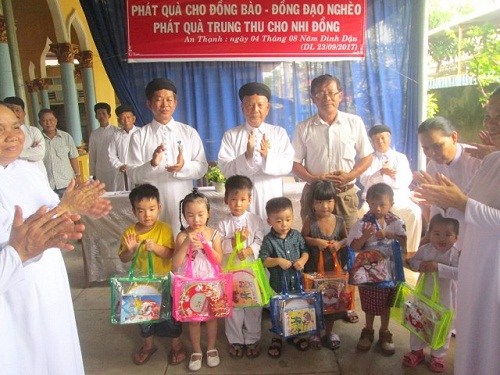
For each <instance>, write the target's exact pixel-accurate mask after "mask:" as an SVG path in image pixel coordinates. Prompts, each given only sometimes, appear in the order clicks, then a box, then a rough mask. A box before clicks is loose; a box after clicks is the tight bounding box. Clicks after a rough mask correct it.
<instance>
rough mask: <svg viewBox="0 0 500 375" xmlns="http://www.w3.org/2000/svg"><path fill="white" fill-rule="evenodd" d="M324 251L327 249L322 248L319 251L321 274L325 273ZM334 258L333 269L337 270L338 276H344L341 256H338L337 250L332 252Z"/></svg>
mask: <svg viewBox="0 0 500 375" xmlns="http://www.w3.org/2000/svg"><path fill="white" fill-rule="evenodd" d="M324 251H326V249H322V250H320V251H319V259H318V273H319V274H320V275H324V274H325V256H324V254H323V253H324ZM332 258H333V270H334V271H335V275H336V276H342V267H341V266H340V262H339V258H338V256H337V252H334V253H332Z"/></svg>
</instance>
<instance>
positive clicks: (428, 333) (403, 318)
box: [391, 272, 453, 349]
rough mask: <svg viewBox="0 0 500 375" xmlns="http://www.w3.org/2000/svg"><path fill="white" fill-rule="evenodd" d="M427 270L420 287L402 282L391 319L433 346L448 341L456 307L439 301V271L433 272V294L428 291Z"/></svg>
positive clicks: (440, 345) (436, 347) (420, 280)
mask: <svg viewBox="0 0 500 375" xmlns="http://www.w3.org/2000/svg"><path fill="white" fill-rule="evenodd" d="M426 277H427V274H426V273H422V274H421V276H420V279H419V280H418V282H417V286H416V287H412V286H411V285H408V284H407V283H401V284H399V287H398V292H397V294H396V299H395V301H394V306H393V307H392V308H391V318H393V319H394V320H396V321H397V322H398V323H399V324H401V325H402V326H403V327H405V328H406V329H408V330H409V331H410V332H411V333H413V334H415V335H416V336H417V337H419V338H420V339H421V340H422V341H424V342H426V343H427V344H429V346H430V347H431V348H432V349H439V348H440V347H442V346H443V345H444V344H445V343H446V337H447V336H448V333H449V332H450V328H451V323H452V321H453V310H452V309H448V308H447V307H446V306H443V305H442V304H441V303H440V302H439V286H438V282H437V273H436V272H433V273H432V277H433V280H434V283H433V292H432V297H429V296H427V295H426V294H425V291H424V285H425V281H424V280H425V278H426Z"/></svg>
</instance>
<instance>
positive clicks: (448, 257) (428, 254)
mask: <svg viewBox="0 0 500 375" xmlns="http://www.w3.org/2000/svg"><path fill="white" fill-rule="evenodd" d="M458 227H459V223H458V220H456V219H452V218H444V217H443V216H441V214H437V215H435V216H433V217H432V219H431V222H430V224H429V232H430V240H431V242H430V243H427V244H425V245H422V246H420V248H419V249H418V251H417V253H416V254H415V255H414V256H413V257H412V258H411V259H409V261H408V263H409V264H410V267H411V269H412V270H414V271H418V272H421V273H422V272H437V273H438V285H439V298H440V300H439V302H440V303H441V304H442V305H444V306H446V307H448V308H453V301H454V300H455V299H456V296H455V295H454V294H455V293H456V288H455V287H453V283H454V281H453V280H457V279H458V257H459V251H458V249H457V248H456V247H455V243H456V242H457V239H458ZM424 290H425V293H426V294H427V295H429V296H431V295H432V291H433V280H432V279H431V278H430V277H429V276H428V277H427V279H426V280H425V286H424ZM450 336H451V332H450V333H449V334H448V337H447V338H446V344H444V345H443V346H442V347H441V348H439V349H435V350H434V349H433V350H431V361H430V364H429V369H430V370H431V371H432V372H443V371H444V370H445V363H444V357H445V356H446V354H447V352H448V347H449V345H450ZM426 346H427V344H426V343H425V342H423V341H422V340H420V339H419V338H418V337H417V336H415V335H414V334H411V335H410V348H411V351H410V352H408V353H406V354H405V356H404V357H403V364H404V365H405V366H408V367H415V366H417V365H418V364H419V363H421V362H423V361H424V360H425V355H424V348H425V347H426Z"/></svg>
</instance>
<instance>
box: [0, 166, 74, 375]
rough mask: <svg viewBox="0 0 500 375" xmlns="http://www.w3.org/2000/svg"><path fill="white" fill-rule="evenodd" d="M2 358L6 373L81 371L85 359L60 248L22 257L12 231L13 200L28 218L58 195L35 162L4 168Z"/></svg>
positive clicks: (0, 211)
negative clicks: (10, 238)
mask: <svg viewBox="0 0 500 375" xmlns="http://www.w3.org/2000/svg"><path fill="white" fill-rule="evenodd" d="M0 179H1V180H2V183H1V184H0V332H1V334H0V363H1V364H2V370H1V373H2V374H42V375H68V374H72V375H78V374H83V373H84V369H83V361H82V356H81V352H80V343H79V340H78V332H77V329H76V322H75V315H74V312H73V302H72V299H71V293H70V288H69V282H68V276H67V272H66V267H65V265H64V260H63V258H62V255H61V250H59V249H56V248H51V249H48V250H46V251H44V252H43V253H42V254H41V255H39V256H38V257H35V258H33V259H30V260H28V261H26V262H24V263H22V262H21V259H20V258H19V255H18V254H17V252H16V251H15V249H14V248H12V247H11V246H9V236H10V231H11V227H12V220H13V217H14V205H19V206H21V207H22V210H23V216H24V219H27V218H28V217H29V216H30V215H32V214H33V213H34V212H35V211H36V210H38V208H39V207H40V206H42V205H47V206H49V207H54V206H55V205H57V204H58V202H59V200H58V198H57V195H56V194H55V193H54V192H53V191H52V189H51V188H50V186H49V184H48V182H47V178H46V177H45V176H43V174H42V173H41V172H40V170H38V169H37V168H36V167H35V166H33V164H31V163H27V162H26V161H24V160H17V161H15V162H14V163H12V164H10V165H8V166H7V167H6V168H3V167H0Z"/></svg>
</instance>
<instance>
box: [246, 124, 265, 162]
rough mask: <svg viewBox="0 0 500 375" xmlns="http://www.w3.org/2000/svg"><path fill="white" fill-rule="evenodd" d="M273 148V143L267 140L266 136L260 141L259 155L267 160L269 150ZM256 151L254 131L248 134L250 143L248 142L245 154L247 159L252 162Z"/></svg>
mask: <svg viewBox="0 0 500 375" xmlns="http://www.w3.org/2000/svg"><path fill="white" fill-rule="evenodd" d="M270 148H271V142H270V141H269V139H267V136H266V135H265V134H263V135H262V140H261V141H260V149H259V150H258V152H259V154H260V155H261V156H262V157H263V158H264V159H267V154H268V152H269V149H270ZM254 150H255V134H254V132H253V130H252V131H251V132H250V133H249V134H248V142H247V150H246V152H245V157H246V158H247V159H248V160H250V159H251V158H252V157H253V153H254Z"/></svg>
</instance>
